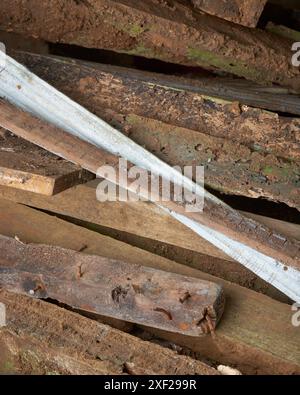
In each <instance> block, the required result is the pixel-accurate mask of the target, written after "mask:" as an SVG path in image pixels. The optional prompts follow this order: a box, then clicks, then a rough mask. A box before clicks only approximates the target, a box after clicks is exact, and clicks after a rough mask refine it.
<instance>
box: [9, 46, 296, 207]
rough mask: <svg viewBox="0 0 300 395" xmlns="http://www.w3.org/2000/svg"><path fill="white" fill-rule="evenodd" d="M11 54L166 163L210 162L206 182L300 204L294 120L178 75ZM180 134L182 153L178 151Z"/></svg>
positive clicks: (224, 189)
mask: <svg viewBox="0 0 300 395" xmlns="http://www.w3.org/2000/svg"><path fill="white" fill-rule="evenodd" d="M13 55H14V56H15V57H16V59H17V60H18V61H20V62H21V63H23V64H24V65H26V66H27V67H29V69H30V70H32V71H33V72H35V73H37V75H38V76H40V77H41V78H43V79H45V80H46V81H47V82H49V83H50V84H52V85H53V86H54V87H56V88H57V89H59V90H60V91H62V92H63V93H65V94H67V95H68V96H69V97H71V98H72V99H74V100H76V101H77V102H78V103H79V104H81V105H83V106H84V107H86V108H87V109H88V110H90V111H92V112H93V113H95V114H96V115H98V116H100V117H101V118H103V119H105V120H106V121H107V122H109V123H110V124H112V125H113V126H115V127H117V129H120V130H122V131H123V132H124V133H127V134H129V136H130V138H132V139H133V140H136V142H138V143H139V144H140V145H142V146H146V148H148V149H149V150H154V151H155V154H156V155H157V156H159V157H160V158H162V159H163V160H164V161H165V162H166V163H168V164H170V165H173V164H174V163H175V164H176V165H180V166H184V165H192V166H196V165H203V166H205V172H206V178H205V181H206V185H207V186H209V187H211V188H214V189H217V190H219V191H221V192H225V193H229V194H234V195H242V196H248V197H265V198H267V199H270V200H273V201H280V202H284V203H286V204H288V205H289V206H291V207H299V206H300V192H299V188H298V183H299V180H298V177H299V176H298V173H299V156H300V148H299V147H300V141H299V136H300V133H299V130H300V122H299V120H297V119H296V118H291V119H289V118H283V117H279V116H278V115H277V114H274V113H270V112H266V111H263V110H260V109H255V108H250V107H247V109H245V110H243V108H244V107H245V106H241V105H240V104H239V103H236V102H235V103H234V102H225V101H220V100H218V99H215V98H212V97H207V96H205V95H201V94H200V93H198V92H194V91H193V90H192V81H189V83H188V85H184V86H183V87H182V86H181V85H180V84H179V82H178V79H177V78H172V77H165V76H160V75H157V74H153V73H145V72H139V71H137V70H135V71H134V70H129V69H122V68H118V67H112V66H109V67H108V66H105V65H95V64H93V65H90V64H83V63H76V62H75V61H74V62H71V61H69V60H65V59H57V58H53V57H43V56H39V55H32V54H24V53H14V54H13ZM178 84H179V85H178ZM180 86H181V87H180ZM237 130H238V131H239V133H237ZM178 136H180V139H179V141H180V146H181V147H182V151H183V153H184V155H182V154H181V153H180V151H179V150H178ZM266 136H267V137H266ZM181 142H183V144H181ZM216 147H217V148H216ZM286 159H288V160H286ZM232 174H234V177H232Z"/></svg>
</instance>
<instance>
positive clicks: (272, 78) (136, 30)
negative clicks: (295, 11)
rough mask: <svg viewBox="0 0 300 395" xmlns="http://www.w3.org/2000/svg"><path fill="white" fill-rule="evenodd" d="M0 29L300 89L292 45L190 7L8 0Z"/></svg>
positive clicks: (102, 0) (127, 0) (106, 0)
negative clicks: (292, 58) (215, 70)
mask: <svg viewBox="0 0 300 395" xmlns="http://www.w3.org/2000/svg"><path fill="white" fill-rule="evenodd" d="M33 9H34V10H35V12H34V13H33V12H32V10H33ZM16 10H18V12H16ZM86 21H89V23H88V24H87V23H86ZM53 26H55V28H53ZM0 28H1V30H8V31H14V32H16V33H22V34H26V35H28V36H34V37H36V38H41V39H43V40H45V41H49V42H55V43H56V42H63V43H68V44H76V45H81V46H85V47H88V48H102V49H110V50H114V51H117V52H125V53H128V54H133V55H139V56H144V57H147V58H154V59H160V60H164V61H167V62H173V63H180V64H184V65H187V66H201V67H205V68H208V69H218V70H223V71H227V72H229V73H233V74H236V75H238V76H241V77H245V78H247V79H250V80H252V81H257V82H260V83H263V84H266V83H267V84H272V83H276V84H277V85H283V86H288V87H290V88H292V89H294V90H295V91H299V89H300V72H299V69H298V68H297V67H293V66H292V64H291V62H290V57H291V54H290V42H289V41H288V40H284V39H281V38H280V37H277V36H276V35H272V34H270V33H266V32H264V33H263V34H262V32H261V31H260V30H254V29H249V28H245V27H242V26H238V25H233V24H232V23H229V22H227V21H224V20H221V19H219V18H216V17H213V16H210V15H202V14H200V13H199V12H196V11H194V10H193V9H192V8H191V7H190V6H189V5H187V4H186V3H185V2H184V3H183V2H176V1H174V2H173V1H172V2H171V3H164V2H163V3H159V4H158V3H157V2H156V1H155V0H149V1H147V2H136V1H135V0H118V1H112V0H90V1H89V3H86V2H70V1H68V0H63V1H61V0H54V1H52V2H51V4H50V3H48V2H36V1H35V0H26V1H23V0H13V1H11V0H3V1H2V13H1V16H0Z"/></svg>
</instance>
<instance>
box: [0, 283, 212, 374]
mask: <svg viewBox="0 0 300 395" xmlns="http://www.w3.org/2000/svg"><path fill="white" fill-rule="evenodd" d="M0 301H1V302H2V303H4V304H5V305H6V308H7V329H8V330H10V331H17V333H18V334H19V335H20V336H28V335H29V336H33V337H34V338H35V339H37V340H38V341H39V342H43V343H46V344H47V345H48V346H49V347H53V348H54V349H58V348H60V349H62V348H63V351H64V352H65V353H70V354H71V355H72V354H73V355H74V354H75V355H76V354H77V355H78V356H79V357H80V356H81V357H82V358H84V359H86V360H87V362H88V363H89V364H90V365H91V366H93V367H94V368H95V369H97V368H98V369H99V368H101V367H103V366H104V367H105V366H106V367H107V368H108V369H109V370H110V371H112V372H114V374H122V373H126V364H127V363H129V362H130V363H132V364H133V370H135V371H136V373H137V374H142V373H144V374H170V375H172V374H182V375H184V374H191V375H193V374H198V375H202V374H203V375H207V374H208V375H209V374H218V373H217V372H216V370H215V369H213V368H211V367H209V366H207V365H206V364H204V363H202V362H200V361H196V360H193V359H191V358H188V357H185V356H181V355H178V354H176V353H175V352H174V351H171V350H168V349H165V348H163V347H161V346H159V345H156V344H152V343H149V342H147V341H142V340H139V339H138V338H136V337H133V336H130V335H128V334H126V333H124V332H121V331H118V330H116V329H113V328H111V327H109V326H107V325H103V324H101V323H98V322H96V321H94V320H90V319H88V318H85V317H82V316H81V315H78V314H75V313H72V312H70V311H67V310H65V309H62V308H60V307H57V306H54V305H51V304H48V303H46V302H43V301H39V300H36V299H30V298H28V297H25V296H21V295H16V294H12V293H8V292H5V291H3V290H2V291H0Z"/></svg>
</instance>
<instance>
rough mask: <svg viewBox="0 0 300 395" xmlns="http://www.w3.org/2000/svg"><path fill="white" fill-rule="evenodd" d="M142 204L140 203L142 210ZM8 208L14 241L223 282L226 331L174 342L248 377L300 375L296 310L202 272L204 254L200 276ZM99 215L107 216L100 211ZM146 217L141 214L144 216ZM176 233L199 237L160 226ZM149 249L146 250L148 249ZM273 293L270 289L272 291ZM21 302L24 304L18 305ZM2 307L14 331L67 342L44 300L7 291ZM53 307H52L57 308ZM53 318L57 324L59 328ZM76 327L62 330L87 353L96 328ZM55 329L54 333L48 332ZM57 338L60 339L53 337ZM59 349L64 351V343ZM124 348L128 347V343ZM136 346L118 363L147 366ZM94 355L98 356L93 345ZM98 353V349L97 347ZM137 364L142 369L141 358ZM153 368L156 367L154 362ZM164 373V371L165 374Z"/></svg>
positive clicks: (51, 220) (159, 250) (175, 226)
mask: <svg viewBox="0 0 300 395" xmlns="http://www.w3.org/2000/svg"><path fill="white" fill-rule="evenodd" d="M85 188H86V185H85V186H81V187H79V189H81V191H79V193H80V195H81V198H82V199H83V200H88V205H87V207H91V206H93V207H95V208H97V204H96V202H95V201H93V200H92V199H88V198H87V196H86V194H84V189H85ZM90 189H91V188H90ZM57 196H59V195H57ZM69 197H70V196H69ZM73 198H74V196H73ZM137 206H139V205H138V204H137ZM147 206H149V205H144V209H143V211H141V213H143V212H144V211H146V217H145V218H142V221H143V222H144V223H145V224H146V222H147V216H148V217H151V216H152V217H153V215H154V213H151V211H147V209H146V207H147ZM102 207H103V210H102V212H104V213H105V207H107V206H106V205H104V206H102ZM5 208H6V209H5ZM1 209H2V210H1V218H4V221H3V222H0V229H3V230H4V232H7V233H5V234H7V235H18V236H19V238H20V240H21V241H23V242H36V243H41V244H48V245H51V244H52V245H59V246H61V247H64V248H71V249H73V250H77V251H79V250H83V253H87V254H94V255H102V256H107V257H108V258H113V259H123V257H124V256H125V257H126V256H128V257H130V259H131V262H132V263H134V262H139V261H141V260H143V264H145V266H149V267H152V268H155V269H160V270H164V271H168V272H173V273H178V274H181V275H184V276H190V277H195V278H200V279H203V280H207V281H212V282H217V283H219V284H221V285H222V286H223V288H224V292H225V295H226V300H227V302H226V304H227V308H226V309H225V313H224V314H223V317H222V320H221V322H220V325H219V326H218V327H217V329H216V333H215V335H216V336H215V337H214V338H213V339H210V337H206V336H204V337H197V338H195V339H194V338H191V337H190V336H187V337H182V338H181V337H180V338H178V337H177V338H176V339H173V341H175V342H176V343H177V344H182V345H185V346H187V347H189V348H190V349H191V350H192V351H194V352H195V353H197V352H199V357H200V359H201V358H203V357H204V358H208V359H210V358H212V359H213V360H214V361H218V362H219V363H222V364H227V365H230V366H235V367H238V368H239V369H240V370H241V371H242V373H248V374H275V373H278V374H292V373H299V372H300V363H299V361H300V359H299V358H300V357H299V355H300V341H299V335H300V333H299V330H298V328H296V327H293V326H292V322H291V316H292V312H291V306H290V305H289V304H285V303H279V302H278V301H275V300H273V299H272V298H270V297H266V296H264V295H262V294H261V293H257V292H253V291H251V290H249V289H246V288H244V287H240V286H238V285H237V284H234V283H232V282H229V281H224V280H223V279H221V278H217V277H215V276H211V275H209V274H207V273H204V272H203V270H207V269H206V268H205V267H204V266H202V259H203V256H201V255H200V254H198V258H197V264H196V263H194V264H195V266H196V267H197V268H199V269H200V270H196V269H194V268H191V267H188V266H186V265H187V264H188V263H186V264H185V265H180V264H178V263H177V262H174V261H170V260H168V259H165V258H163V257H161V256H159V255H154V254H151V253H149V252H147V251H143V250H142V249H140V248H136V247H133V246H131V245H128V244H126V243H124V242H120V241H117V240H114V239H112V238H110V237H107V236H103V235H101V234H99V233H96V232H92V231H90V230H87V229H85V228H83V227H82V226H76V225H74V224H72V223H69V222H66V221H64V220H61V219H59V218H57V217H56V216H53V215H49V214H46V213H45V212H42V211H40V210H34V209H31V208H29V207H26V206H23V205H16V204H14V203H11V202H8V201H6V202H5V201H2V205H1ZM112 210H114V212H115V213H116V216H115V217H116V221H118V222H119V223H121V222H122V217H121V216H120V215H119V214H118V209H117V206H116V205H114V207H113V209H112V208H109V211H110V213H111V212H112ZM122 211H123V212H128V211H130V206H128V205H127V207H126V208H125V207H123V210H122ZM130 213H131V211H130ZM5 217H6V218H5ZM97 217H98V218H99V217H101V215H100V212H97ZM130 217H131V216H130V215H129V217H128V218H130ZM140 217H142V216H141V215H140ZM9 218H10V219H11V221H10V222H9V220H8V219H9ZM159 218H160V216H157V220H158V221H159ZM131 221H132V219H131ZM148 221H149V219H148ZM5 225H7V227H5ZM137 228H138V229H136V231H138V230H140V229H141V226H138V227H137ZM170 228H172V229H174V230H175V232H176V233H177V234H178V233H179V234H180V235H181V236H182V237H183V236H185V237H184V239H187V240H189V239H191V238H192V234H191V235H190V234H189V233H188V232H187V231H186V232H184V231H182V230H181V229H180V227H179V226H178V224H176V222H175V223H168V221H166V219H165V221H161V222H160V223H159V227H158V228H157V230H159V229H161V231H163V232H164V233H165V234H168V233H170V230H169V229H170ZM153 231H156V228H155V222H154V223H153V225H152V232H153ZM118 233H120V232H118ZM150 235H152V236H151V237H153V233H151V227H149V235H148V237H150ZM298 235H299V234H298ZM173 241H174V240H173ZM192 241H193V245H194V246H197V243H196V242H195V240H192ZM83 246H85V247H83ZM161 247H162V248H160V247H159V244H157V248H156V249H155V253H156V254H162V251H163V250H164V249H165V248H166V246H165V245H161ZM169 247H170V248H169V249H174V247H173V246H169ZM142 248H146V244H145V243H144V244H143V246H142ZM213 265H214V262H213V261H212V262H211V266H213ZM223 266H224V269H226V268H227V270H228V271H230V272H234V271H236V272H237V269H236V268H233V267H232V266H228V264H227V263H226V262H225V261H224V262H223ZM219 267H221V266H219ZM243 275H244V276H245V280H246V281H248V282H249V284H248V286H249V285H250V283H251V284H252V285H253V288H254V289H256V290H259V291H263V288H264V287H263V286H261V287H260V286H259V284H258V282H257V280H255V279H254V278H252V279H251V277H249V276H248V277H247V276H246V274H245V273H244V274H241V277H242V276H243ZM269 291H271V290H270V289H269ZM268 295H271V293H268ZM273 296H274V295H273ZM24 300H26V303H23V301H24ZM16 301H18V303H17V302H16ZM0 302H2V303H5V304H6V305H7V309H8V321H9V324H13V327H14V328H18V330H20V329H22V330H24V331H27V333H29V334H31V333H37V332H36V328H37V330H38V333H41V334H42V335H43V336H45V337H46V338H47V339H48V338H49V339H55V340H57V341H58V342H60V341H61V339H62V337H63V335H62V333H61V329H59V330H58V328H59V325H60V328H61V324H60V322H61V321H62V320H63V321H64V322H66V319H63V318H62V317H63V315H58V313H57V312H56V313H54V310H51V311H50V310H48V309H47V311H44V308H43V309H40V310H39V309H35V308H33V306H37V304H38V303H39V304H40V302H39V301H37V300H35V299H29V298H27V297H21V296H19V295H16V294H14V295H12V294H11V296H10V297H9V298H3V292H2V294H0ZM42 306H44V307H45V306H47V305H45V304H42ZM49 308H52V306H50V307H49ZM28 311H29V312H30V311H31V314H30V317H35V319H34V318H29V317H28V314H27V312H28ZM41 312H44V313H43V314H42V317H40V314H41ZM48 316H51V320H50V321H49V326H48V325H42V324H41V323H42V322H45V320H47V317H48ZM53 317H56V318H57V321H55V324H54V320H53ZM101 320H102V317H101ZM46 322H48V321H46ZM109 324H110V323H109ZM76 325H78V327H77V326H76V327H75V330H72V331H71V330H70V329H68V328H70V327H71V328H74V326H73V325H70V321H68V326H67V328H66V329H65V331H64V332H63V334H65V335H66V336H64V339H65V338H66V339H68V341H69V342H70V341H72V342H74V343H75V344H79V345H80V347H83V346H86V345H90V344H94V343H93V341H92V340H91V339H90V337H89V338H84V339H86V340H84V341H83V340H82V339H83V338H82V335H81V333H84V334H87V333H90V332H89V331H90V330H94V329H93V328H94V326H93V327H91V326H89V328H90V329H89V330H86V327H85V326H84V325H83V323H82V321H78V319H76ZM45 328H47V329H45ZM50 328H51V331H50V333H49V330H50ZM76 328H77V330H78V328H79V329H80V332H79V335H78V337H76V339H77V340H76V341H75V339H74V336H69V333H70V331H71V332H72V334H74V332H75V333H78V332H77V331H76ZM270 328H272V330H270ZM56 332H57V333H58V334H57V333H56ZM51 333H53V334H55V335H54V336H53V335H51ZM76 336H77V335H76ZM163 336H164V338H165V339H166V340H168V341H170V339H171V337H172V336H171V333H164V334H163ZM111 341H112V338H111V337H108V338H107V342H108V343H103V341H102V342H100V343H99V344H98V347H100V346H102V345H103V349H104V350H106V351H107V350H108V348H107V347H106V344H109V342H111ZM74 343H73V344H74ZM120 343H122V344H123V343H124V338H122V339H121V340H120ZM59 344H60V345H61V343H59ZM114 344H115V340H114ZM118 344H119V343H118ZM125 344H127V343H126V341H125ZM143 344H144V343H143ZM65 347H66V343H65V342H64V348H65ZM136 347H137V349H136ZM136 347H135V346H134V345H133V344H131V345H130V346H128V347H125V346H124V347H123V348H122V351H121V352H120V350H119V351H117V352H118V353H119V355H121V358H119V359H118V361H119V362H120V363H121V362H122V361H124V358H125V356H126V355H128V354H124V353H125V352H128V351H129V350H135V353H136V352H137V351H139V352H140V353H141V354H139V355H141V358H142V360H143V361H144V362H143V363H146V364H147V363H148V361H149V360H148V359H147V360H145V359H143V358H144V357H143V353H144V352H145V349H144V348H140V346H139V345H137V346H136ZM65 350H66V349H65ZM89 350H91V348H90V347H89ZM93 350H95V349H94V348H93ZM101 350H102V349H100V348H97V349H96V350H95V353H96V354H95V355H102V354H101ZM232 350H234V352H232ZM93 352H94V351H93ZM97 353H100V354H97ZM93 355H94V354H93ZM105 355H107V354H105ZM124 355H125V356H124ZM130 355H132V354H130ZM135 355H136V354H135ZM151 355H153V354H149V358H152V357H151ZM196 355H197V354H196ZM147 356H148V354H147ZM104 359H106V358H104ZM114 360H115V358H114ZM125 360H126V359H125ZM150 360H151V359H150ZM133 362H134V363H135V364H136V365H137V366H139V363H138V362H137V360H136V359H135V361H133ZM136 362H137V363H136ZM144 366H145V365H144V364H142V365H141V367H144ZM149 366H152V365H151V363H150V365H149ZM155 366H156V365H155ZM162 366H164V368H166V367H167V366H168V365H167V364H165V362H163V360H162ZM161 368H162V367H159V366H158V367H157V369H161ZM160 373H162V371H161V372H160Z"/></svg>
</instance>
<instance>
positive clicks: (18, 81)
mask: <svg viewBox="0 0 300 395" xmlns="http://www.w3.org/2000/svg"><path fill="white" fill-rule="evenodd" d="M0 61H2V63H3V62H4V61H5V68H4V69H3V70H2V71H1V72H0V96H1V97H2V98H4V99H6V100H8V101H10V102H11V103H13V104H14V105H16V106H18V107H20V108H22V109H24V110H26V111H28V112H30V113H32V114H34V115H36V116H38V117H39V118H41V119H44V120H46V121H48V122H50V123H52V124H54V125H56V126H57V127H59V128H61V129H63V130H65V131H67V132H69V133H71V134H74V135H75V136H77V137H79V138H81V139H83V140H86V141H88V142H90V143H92V144H94V145H96V146H98V147H101V148H103V149H105V150H107V151H109V152H111V153H113V154H115V155H120V156H122V157H124V158H126V159H127V160H129V161H130V162H132V163H134V164H136V165H137V166H140V167H143V168H145V169H147V170H149V171H152V172H153V173H155V174H160V175H161V176H162V177H163V178H165V179H167V180H171V181H172V182H175V183H178V184H180V185H182V180H183V178H184V177H183V176H182V174H181V173H179V172H178V171H176V170H175V169H173V168H172V167H171V166H169V165H167V164H166V163H164V162H162V161H161V160H160V159H158V158H156V157H155V156H154V155H153V154H151V153H149V152H148V151H147V150H145V149H144V148H142V147H140V146H139V145H138V144H136V143H134V142H133V141H132V140H130V139H129V138H128V137H126V136H125V135H123V134H122V133H121V132H119V131H117V130H116V129H114V128H112V127H111V126H110V125H108V124H107V123H105V122H104V121H103V120H101V119H99V118H98V117H97V116H95V115H94V114H92V113H90V112H89V111H87V110H86V109H85V108H83V107H82V106H80V105H79V104H78V103H76V102H74V101H72V100H71V99H70V98H68V97H67V96H65V95H63V94H62V93H61V92H59V91H57V90H56V89H55V88H53V87H52V86H50V85H49V84H47V83H46V82H45V81H43V80H41V79H40V78H38V77H37V76H36V75H34V74H33V73H31V72H30V71H29V70H27V69H26V68H25V67H24V66H22V65H20V64H19V63H17V62H16V61H15V60H14V59H12V58H11V57H9V56H7V55H5V54H4V53H3V52H1V51H0ZM0 63H1V62H0ZM184 183H185V186H186V187H189V188H190V190H191V191H193V192H196V193H199V194H201V193H203V188H202V187H201V186H200V185H196V184H195V183H194V182H193V181H192V180H190V179H187V178H184ZM205 197H206V199H211V200H213V201H215V202H216V203H219V204H224V203H223V202H221V201H220V200H219V199H217V198H216V197H214V196H213V195H211V194H209V193H208V192H205ZM170 214H171V215H172V216H173V217H174V218H176V219H177V220H179V221H180V222H182V223H183V224H185V225H186V226H187V227H189V228H190V229H192V230H193V231H194V232H196V233H197V234H198V235H200V236H201V237H203V238H204V239H206V240H207V241H209V242H210V243H212V244H213V245H215V246H216V247H217V248H219V249H221V250H222V251H224V252H225V253H226V254H228V255H229V256H231V257H232V258H234V259H236V260H237V261H238V262H240V263H241V264H242V265H243V266H245V267H247V268H249V269H250V270H252V271H253V272H254V273H256V274H257V275H259V276H260V277H261V278H263V279H264V280H266V281H268V282H269V283H270V284H272V285H274V286H275V287H277V288H278V289H279V290H281V291H282V292H283V293H285V294H286V295H288V296H289V297H291V298H292V299H293V300H295V301H300V294H299V291H300V273H299V271H297V270H295V269H292V268H289V270H288V271H284V270H283V269H282V268H283V266H284V265H283V264H282V263H281V262H278V261H276V260H275V259H273V258H270V257H267V256H265V255H263V254H261V253H259V252H258V251H256V250H254V249H252V248H250V247H248V246H245V245H243V244H241V243H238V242H236V241H234V240H232V239H230V238H228V237H227V236H225V235H223V234H221V233H219V232H216V231H214V230H212V229H209V228H207V227H205V226H203V225H200V224H199V223H197V222H195V221H192V220H190V219H189V218H187V217H185V216H183V215H179V214H177V213H174V212H170Z"/></svg>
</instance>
